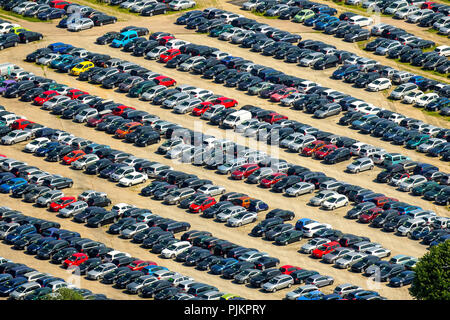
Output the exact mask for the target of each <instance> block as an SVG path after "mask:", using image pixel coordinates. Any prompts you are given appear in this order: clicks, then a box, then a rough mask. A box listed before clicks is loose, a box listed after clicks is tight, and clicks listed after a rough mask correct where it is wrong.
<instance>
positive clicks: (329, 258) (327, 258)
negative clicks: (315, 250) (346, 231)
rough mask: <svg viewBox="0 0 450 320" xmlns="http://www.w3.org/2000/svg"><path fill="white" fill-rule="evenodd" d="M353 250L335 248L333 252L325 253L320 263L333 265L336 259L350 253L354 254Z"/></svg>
mask: <svg viewBox="0 0 450 320" xmlns="http://www.w3.org/2000/svg"><path fill="white" fill-rule="evenodd" d="M354 251H355V250H353V249H350V248H346V247H340V248H336V249H335V250H334V251H333V252H330V253H327V254H325V255H323V256H322V261H323V262H325V263H334V262H335V261H336V260H337V259H339V258H341V257H343V256H345V255H346V254H348V253H350V252H354Z"/></svg>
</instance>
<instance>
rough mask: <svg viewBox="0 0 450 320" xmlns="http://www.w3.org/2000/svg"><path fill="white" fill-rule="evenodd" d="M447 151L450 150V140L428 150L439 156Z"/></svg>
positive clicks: (430, 153) (433, 155)
mask: <svg viewBox="0 0 450 320" xmlns="http://www.w3.org/2000/svg"><path fill="white" fill-rule="evenodd" d="M447 151H450V142H447V143H441V144H440V145H437V146H436V147H433V148H431V149H430V150H428V154H429V155H430V156H432V157H438V156H440V155H442V154H444V153H445V152H447Z"/></svg>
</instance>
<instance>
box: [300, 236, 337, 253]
mask: <svg viewBox="0 0 450 320" xmlns="http://www.w3.org/2000/svg"><path fill="white" fill-rule="evenodd" d="M330 241H331V240H330V239H326V238H313V239H311V240H309V241H308V242H307V243H305V244H304V245H302V246H301V247H300V252H302V253H311V252H313V250H314V249H317V248H318V247H320V246H321V245H323V244H325V243H328V242H330Z"/></svg>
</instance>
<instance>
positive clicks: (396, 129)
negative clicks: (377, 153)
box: [382, 127, 408, 141]
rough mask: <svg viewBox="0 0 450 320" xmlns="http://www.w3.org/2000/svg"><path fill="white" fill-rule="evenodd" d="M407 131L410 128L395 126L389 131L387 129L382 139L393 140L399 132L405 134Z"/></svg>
mask: <svg viewBox="0 0 450 320" xmlns="http://www.w3.org/2000/svg"><path fill="white" fill-rule="evenodd" d="M406 131H408V129H406V128H404V127H394V128H392V129H390V130H388V131H386V132H385V133H384V134H383V137H382V139H383V140H385V141H392V140H394V138H395V136H397V135H399V134H403V133H405V132H406Z"/></svg>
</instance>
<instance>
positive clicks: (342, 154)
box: [324, 148, 352, 164]
mask: <svg viewBox="0 0 450 320" xmlns="http://www.w3.org/2000/svg"><path fill="white" fill-rule="evenodd" d="M351 157H352V155H351V152H350V149H349V148H338V149H336V150H334V151H333V152H331V153H330V154H328V155H326V156H325V158H324V160H325V163H329V164H335V163H338V162H342V161H345V160H349V159H351Z"/></svg>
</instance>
